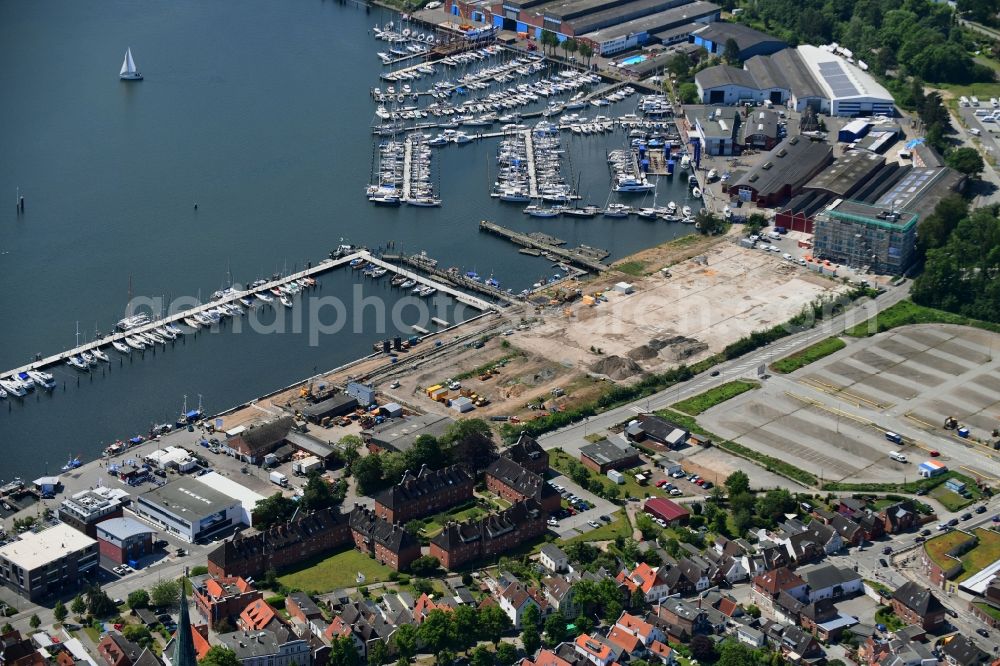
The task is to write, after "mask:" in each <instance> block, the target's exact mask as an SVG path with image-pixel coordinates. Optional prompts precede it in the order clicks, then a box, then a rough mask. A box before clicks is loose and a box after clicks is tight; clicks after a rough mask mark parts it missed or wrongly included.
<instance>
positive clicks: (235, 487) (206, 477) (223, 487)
mask: <svg viewBox="0 0 1000 666" xmlns="http://www.w3.org/2000/svg"><path fill="white" fill-rule="evenodd" d="M194 479H195V481H200V482H201V483H203V484H205V485H206V486H208V487H210V488H213V489H215V490H218V491H219V492H220V493H222V494H223V495H228V496H229V497H232V498H233V499H234V500H237V501H238V502H239V503H240V505H241V506H242V507H243V522H244V523H246V524H247V525H250V526H251V527H253V510H254V508H256V506H257V503H258V502H263V501H264V500H265V499H266V498H265V497H264V496H263V495H261V494H260V493H255V492H254V491H252V490H250V489H249V488H247V487H246V486H244V485H243V484H242V483H240V482H239V481H234V480H233V479H230V478H229V477H226V476H222V475H221V474H219V473H218V472H209V473H208V474H202V475H201V476H196V477H194Z"/></svg>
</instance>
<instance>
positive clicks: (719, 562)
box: [702, 549, 750, 585]
mask: <svg viewBox="0 0 1000 666" xmlns="http://www.w3.org/2000/svg"><path fill="white" fill-rule="evenodd" d="M702 558H703V559H705V560H708V561H709V562H710V563H711V564H712V566H713V567H714V569H715V572H716V575H715V576H714V577H713V580H715V581H716V582H721V581H726V582H727V583H729V584H730V585H735V584H736V583H742V582H743V581H745V580H747V579H749V578H750V572H749V571H747V570H746V567H745V566H744V564H743V559H742V558H737V557H733V556H732V555H726V554H725V553H720V551H719V550H718V549H709V550H706V551H705V552H704V553H703V554H702Z"/></svg>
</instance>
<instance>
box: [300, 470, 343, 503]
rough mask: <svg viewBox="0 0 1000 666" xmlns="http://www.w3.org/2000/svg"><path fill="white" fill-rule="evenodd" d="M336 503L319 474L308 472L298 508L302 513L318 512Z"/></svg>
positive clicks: (330, 490)
mask: <svg viewBox="0 0 1000 666" xmlns="http://www.w3.org/2000/svg"><path fill="white" fill-rule="evenodd" d="M337 503H338V502H337V501H336V498H335V497H334V494H333V490H332V489H331V488H330V484H328V483H327V482H326V480H325V479H324V478H323V475H322V474H320V473H319V472H310V474H309V480H308V481H306V485H305V486H303V488H302V499H300V500H299V506H301V507H302V510H303V511H319V510H320V509H326V508H329V507H331V506H334V505H335V504H337Z"/></svg>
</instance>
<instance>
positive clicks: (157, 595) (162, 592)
mask: <svg viewBox="0 0 1000 666" xmlns="http://www.w3.org/2000/svg"><path fill="white" fill-rule="evenodd" d="M180 593H181V588H180V585H179V584H178V583H177V581H176V580H174V579H173V578H164V579H163V580H160V581H157V582H156V584H154V585H153V587H152V588H150V591H149V600H150V601H151V602H152V603H153V605H154V606H157V607H162V608H173V607H174V606H176V605H177V604H178V602H179V601H180V599H179V597H180Z"/></svg>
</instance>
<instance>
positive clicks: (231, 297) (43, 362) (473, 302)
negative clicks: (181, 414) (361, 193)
mask: <svg viewBox="0 0 1000 666" xmlns="http://www.w3.org/2000/svg"><path fill="white" fill-rule="evenodd" d="M359 258H360V259H364V260H366V261H369V262H371V263H373V264H375V265H377V266H381V267H382V268H385V269H387V270H388V271H390V272H393V273H397V274H399V275H405V276H406V277H408V278H410V279H413V280H416V281H417V282H419V283H421V284H424V285H427V286H430V287H434V288H435V289H437V290H438V291H440V292H442V293H445V294H448V295H449V296H451V297H452V298H454V299H455V300H457V301H458V302H460V303H464V304H466V305H469V306H472V307H474V308H476V309H477V310H481V311H488V310H495V309H497V306H496V305H495V304H494V303H491V302H489V301H486V300H484V299H482V298H477V297H475V296H472V295H470V294H467V293H465V292H463V291H461V290H459V289H456V288H455V287H454V286H452V285H451V284H443V283H441V282H438V281H435V280H433V279H431V278H428V277H427V276H426V275H420V274H418V273H414V272H413V271H409V270H406V269H404V268H400V267H399V266H395V265H393V264H391V263H389V262H388V261H385V260H384V259H380V258H378V257H375V256H372V254H371V253H369V252H368V251H367V250H359V251H357V252H353V253H351V254H348V255H346V256H343V257H340V258H339V259H323V260H321V261H320V262H318V263H317V264H316V265H310V266H309V267H307V268H306V269H305V270H302V271H299V272H297V273H292V274H291V275H286V276H283V277H281V278H278V279H276V280H271V281H269V282H268V283H266V284H264V285H261V286H259V287H255V288H253V289H248V290H244V291H235V292H233V293H231V294H228V295H226V296H225V297H224V298H221V299H218V300H214V301H211V302H209V303H205V304H203V305H199V306H197V307H194V308H191V309H189V310H181V311H180V312H176V313H174V314H171V315H168V316H166V317H163V318H162V319H157V320H155V321H151V322H150V323H148V324H144V325H143V326H138V327H136V328H132V329H129V330H128V331H125V332H120V333H113V334H110V335H106V336H104V337H102V338H101V339H99V340H94V341H93V342H88V343H86V344H82V345H79V346H77V347H73V348H72V349H68V350H66V351H63V352H59V353H58V354H53V355H51V356H47V357H45V358H41V359H39V360H37V361H34V362H32V363H28V364H27V365H22V366H20V367H17V368H13V369H11V370H7V371H5V372H2V373H0V376H3V377H10V376H11V375H16V374H18V373H21V372H27V371H28V370H40V369H44V368H47V367H50V366H54V365H65V364H66V360H67V359H69V358H70V357H71V356H76V355H78V354H82V353H83V352H87V351H90V350H92V349H96V348H98V347H105V346H108V345H110V344H111V343H112V342H114V341H124V340H125V338H126V337H128V336H131V335H135V334H136V333H145V332H147V331H155V330H156V329H158V328H160V327H162V326H164V325H166V324H173V323H180V324H182V325H183V323H184V319H185V318H186V317H190V316H192V315H195V314H198V313H201V312H206V311H208V310H212V309H214V308H217V307H218V306H220V305H222V304H226V303H234V302H236V301H239V299H241V298H253V297H254V295H255V294H257V293H267V292H268V291H270V289H272V288H274V287H280V286H282V285H285V284H288V283H289V282H291V281H293V280H298V279H300V278H304V277H312V276H315V275H319V274H320V273H326V272H327V271H331V270H333V269H335V268H339V267H341V266H344V265H345V264H348V263H350V262H351V261H352V260H354V259H359ZM424 270H426V269H424ZM449 279H450V277H449ZM479 286H480V288H482V287H486V286H487V285H479ZM480 290H482V289H480ZM496 291H497V292H499V293H500V294H501V295H503V296H506V297H507V299H510V296H509V295H508V294H503V292H500V290H496Z"/></svg>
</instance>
